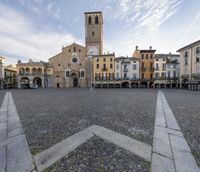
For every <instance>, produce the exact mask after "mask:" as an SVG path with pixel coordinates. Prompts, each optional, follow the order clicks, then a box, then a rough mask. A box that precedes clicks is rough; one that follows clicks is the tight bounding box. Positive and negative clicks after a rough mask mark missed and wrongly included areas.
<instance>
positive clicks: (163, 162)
mask: <svg viewBox="0 0 200 172" xmlns="http://www.w3.org/2000/svg"><path fill="white" fill-rule="evenodd" d="M151 171H153V172H176V171H175V168H174V161H173V160H171V159H169V158H166V157H164V156H161V155H159V154H156V153H153V155H152V163H151Z"/></svg>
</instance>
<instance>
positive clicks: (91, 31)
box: [85, 11, 103, 56]
mask: <svg viewBox="0 0 200 172" xmlns="http://www.w3.org/2000/svg"><path fill="white" fill-rule="evenodd" d="M85 47H86V56H92V55H101V54H102V52H103V16H102V12H101V11H98V12H85Z"/></svg>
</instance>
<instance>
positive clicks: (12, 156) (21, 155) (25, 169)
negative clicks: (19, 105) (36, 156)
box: [0, 92, 34, 172]
mask: <svg viewBox="0 0 200 172" xmlns="http://www.w3.org/2000/svg"><path fill="white" fill-rule="evenodd" d="M0 119H3V123H6V128H0V133H3V134H0V152H1V153H2V154H1V155H3V156H2V157H1V158H2V159H3V160H2V162H1V163H0V169H1V171H2V172H30V171H32V169H33V168H34V166H33V159H32V155H31V153H30V150H29V146H28V142H27V139H26V136H25V134H24V131H23V128H22V125H21V122H20V119H19V116H18V113H17V110H16V107H15V103H14V100H13V97H12V94H11V93H10V92H6V94H5V97H4V100H3V103H2V106H1V109H0ZM1 121H2V120H1ZM0 124H1V123H0ZM2 129H3V130H2Z"/></svg>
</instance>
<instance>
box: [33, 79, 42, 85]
mask: <svg viewBox="0 0 200 172" xmlns="http://www.w3.org/2000/svg"><path fill="white" fill-rule="evenodd" d="M33 86H34V87H42V79H41V78H39V77H35V78H34V79H33Z"/></svg>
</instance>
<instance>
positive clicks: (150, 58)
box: [133, 46, 156, 88]
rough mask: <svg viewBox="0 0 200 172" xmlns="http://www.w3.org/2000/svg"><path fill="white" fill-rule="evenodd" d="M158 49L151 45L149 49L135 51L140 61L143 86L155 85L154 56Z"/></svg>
mask: <svg viewBox="0 0 200 172" xmlns="http://www.w3.org/2000/svg"><path fill="white" fill-rule="evenodd" d="M155 52H156V50H153V49H152V47H151V46H150V47H149V49H143V50H142V49H141V50H140V49H138V46H136V49H135V51H134V53H133V57H135V58H138V59H139V62H140V80H141V83H140V85H141V87H145V88H149V87H153V82H154V56H155Z"/></svg>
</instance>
